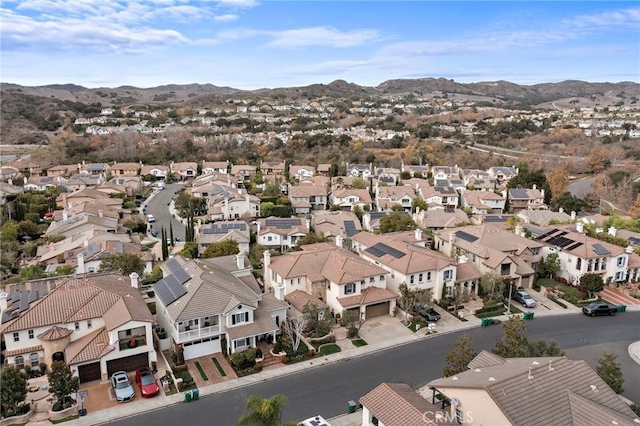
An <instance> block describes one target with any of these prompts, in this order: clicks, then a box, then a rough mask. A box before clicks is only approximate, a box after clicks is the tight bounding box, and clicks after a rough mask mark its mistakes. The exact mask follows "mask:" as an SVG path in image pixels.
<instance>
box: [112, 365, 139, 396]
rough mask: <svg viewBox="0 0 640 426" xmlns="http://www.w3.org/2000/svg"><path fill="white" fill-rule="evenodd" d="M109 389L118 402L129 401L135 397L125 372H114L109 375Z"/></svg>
mask: <svg viewBox="0 0 640 426" xmlns="http://www.w3.org/2000/svg"><path fill="white" fill-rule="evenodd" d="M111 387H113V392H114V393H115V394H116V401H118V402H126V401H131V400H132V399H133V398H134V397H135V396H136V392H135V391H134V390H133V386H132V385H131V382H130V381H129V376H128V375H127V372H126V371H116V372H115V373H113V374H112V375H111Z"/></svg>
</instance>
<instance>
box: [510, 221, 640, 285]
mask: <svg viewBox="0 0 640 426" xmlns="http://www.w3.org/2000/svg"><path fill="white" fill-rule="evenodd" d="M524 229H528V230H529V231H530V232H531V234H532V235H533V236H534V237H535V240H536V241H537V242H540V243H543V244H544V246H543V247H544V248H543V250H542V254H543V255H544V256H545V257H546V256H548V255H549V254H550V253H556V254H557V255H558V258H559V260H560V270H559V271H558V275H559V276H561V277H563V278H565V279H566V280H567V281H569V282H570V283H573V284H579V283H580V278H581V277H582V275H584V274H586V273H592V274H598V275H600V276H601V277H602V279H603V280H604V281H605V282H608V281H614V282H624V281H627V280H628V279H633V277H635V278H636V279H637V278H640V274H639V272H638V271H637V270H636V269H637V268H633V269H631V270H630V269H629V264H632V265H636V264H637V263H638V259H636V256H638V255H637V254H635V253H633V248H632V247H627V248H624V247H619V246H616V245H614V244H611V243H607V242H606V241H602V240H598V239H596V238H592V237H589V236H588V235H587V234H586V233H585V232H584V225H583V223H582V222H578V223H577V224H576V225H575V226H574V225H568V226H564V227H562V226H557V227H549V228H539V227H535V226H532V225H525V226H524V228H522V227H520V228H519V230H518V232H523V230H524ZM638 257H640V256H638Z"/></svg>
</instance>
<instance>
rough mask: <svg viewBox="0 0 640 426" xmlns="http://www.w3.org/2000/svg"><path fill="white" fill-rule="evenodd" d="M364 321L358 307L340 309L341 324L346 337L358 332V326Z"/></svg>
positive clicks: (353, 335)
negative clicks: (344, 329)
mask: <svg viewBox="0 0 640 426" xmlns="http://www.w3.org/2000/svg"><path fill="white" fill-rule="evenodd" d="M364 323H365V320H364V319H363V318H362V315H361V314H360V308H359V307H358V308H356V309H345V310H343V311H342V324H343V325H344V326H345V328H346V329H347V336H348V337H355V336H357V335H358V333H359V332H360V328H362V325H363V324H364Z"/></svg>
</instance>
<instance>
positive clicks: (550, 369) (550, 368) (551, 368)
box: [549, 360, 555, 371]
mask: <svg viewBox="0 0 640 426" xmlns="http://www.w3.org/2000/svg"><path fill="white" fill-rule="evenodd" d="M553 370H555V368H553V367H552V366H551V360H549V371H553Z"/></svg>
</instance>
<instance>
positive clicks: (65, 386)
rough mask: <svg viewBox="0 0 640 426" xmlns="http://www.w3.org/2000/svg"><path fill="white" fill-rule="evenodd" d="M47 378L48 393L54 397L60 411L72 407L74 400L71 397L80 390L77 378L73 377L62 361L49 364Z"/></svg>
mask: <svg viewBox="0 0 640 426" xmlns="http://www.w3.org/2000/svg"><path fill="white" fill-rule="evenodd" d="M47 377H48V379H49V392H51V393H52V394H53V395H54V396H55V397H56V400H57V401H58V402H59V403H60V405H61V407H62V409H64V408H68V407H70V406H72V405H73V404H74V403H75V400H74V399H73V398H71V395H72V394H75V393H76V392H77V391H78V389H79V388H80V381H79V379H78V377H77V376H74V375H73V373H72V371H71V368H69V366H68V365H67V364H66V363H65V362H63V361H54V362H52V363H51V371H49V373H48V374H47Z"/></svg>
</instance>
